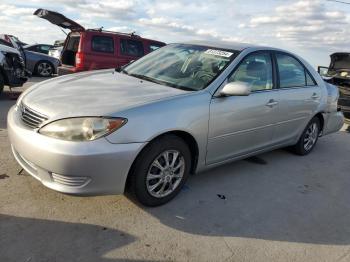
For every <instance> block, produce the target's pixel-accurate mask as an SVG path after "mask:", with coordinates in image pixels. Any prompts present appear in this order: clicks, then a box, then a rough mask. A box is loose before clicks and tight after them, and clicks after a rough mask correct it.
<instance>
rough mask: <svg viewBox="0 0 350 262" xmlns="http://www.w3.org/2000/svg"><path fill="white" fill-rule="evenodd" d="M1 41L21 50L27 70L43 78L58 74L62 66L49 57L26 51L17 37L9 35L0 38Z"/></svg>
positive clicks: (58, 61) (56, 60)
mask: <svg viewBox="0 0 350 262" xmlns="http://www.w3.org/2000/svg"><path fill="white" fill-rule="evenodd" d="M0 39H2V40H3V41H6V42H7V43H8V45H9V46H11V47H13V48H16V49H17V50H19V52H20V53H21V55H22V57H23V58H24V63H25V66H26V69H27V70H29V71H31V72H32V73H33V74H35V75H38V76H42V77H48V76H51V75H52V74H56V73H57V67H58V66H59V65H60V60H58V59H56V58H54V57H51V56H49V55H45V54H41V53H38V52H34V51H30V50H29V49H25V48H24V47H23V46H21V45H20V43H18V42H17V41H18V38H17V37H14V36H8V35H7V36H6V37H3V38H1V36H0Z"/></svg>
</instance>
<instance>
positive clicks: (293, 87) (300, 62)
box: [272, 50, 318, 90]
mask: <svg viewBox="0 0 350 262" xmlns="http://www.w3.org/2000/svg"><path fill="white" fill-rule="evenodd" d="M277 54H282V55H286V56H290V57H292V58H294V59H295V60H296V61H298V63H299V64H300V65H301V66H302V67H303V68H304V76H305V77H304V78H305V85H303V86H290V87H281V80H280V74H279V70H278V62H277ZM272 56H273V59H274V64H275V68H276V76H277V85H276V89H278V90H286V89H297V88H310V87H318V84H317V82H316V80H315V78H314V76H313V75H312V74H311V73H310V71H309V70H308V69H307V68H306V66H305V65H304V63H303V62H302V61H300V59H298V58H297V57H296V56H294V55H293V54H290V53H287V52H283V51H274V50H273V51H272ZM306 74H309V76H310V77H311V79H312V81H313V82H314V85H307V79H306Z"/></svg>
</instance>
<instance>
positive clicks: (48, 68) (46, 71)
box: [35, 61, 54, 77]
mask: <svg viewBox="0 0 350 262" xmlns="http://www.w3.org/2000/svg"><path fill="white" fill-rule="evenodd" d="M53 72H54V68H53V65H52V64H51V63H50V62H48V61H40V62H39V63H38V64H37V65H36V66H35V73H36V74H37V75H38V76H41V77H49V76H51V75H52V74H53Z"/></svg>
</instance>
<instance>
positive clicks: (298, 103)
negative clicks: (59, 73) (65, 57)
mask: <svg viewBox="0 0 350 262" xmlns="http://www.w3.org/2000/svg"><path fill="white" fill-rule="evenodd" d="M338 96H339V94H338V90H337V88H336V87H334V86H332V85H329V84H327V83H325V82H324V81H323V79H322V78H321V77H320V76H319V75H318V74H317V73H316V72H315V70H314V69H313V68H312V67H311V66H310V65H309V64H308V63H307V62H306V61H304V60H303V59H302V58H300V57H298V56H296V55H294V54H292V53H290V52H287V51H283V50H279V49H274V48H266V47H256V46H247V45H234V44H232V45H231V44H228V43H218V42H216V43H210V42H208V43H198V42H193V43H187V44H171V45H168V46H166V47H163V48H160V49H158V50H156V51H154V52H152V53H150V54H149V55H147V56H145V57H143V58H141V59H139V60H137V61H136V62H134V63H132V64H130V65H128V66H126V67H124V68H121V69H116V70H101V71H93V72H83V73H79V74H73V75H68V76H63V77H59V78H55V79H51V80H48V81H45V82H42V83H39V84H36V85H35V86H33V87H32V88H30V89H28V90H27V91H26V92H24V93H23V94H22V95H21V97H20V98H19V99H18V101H17V104H16V105H15V106H14V107H13V108H12V109H11V110H10V112H9V114H8V132H9V137H10V140H11V143H12V150H13V154H14V156H15V158H16V160H17V161H18V163H19V164H20V165H21V166H22V167H23V168H24V169H25V170H26V171H27V172H28V173H29V174H31V175H32V176H33V177H35V178H37V179H38V180H40V181H41V182H42V183H43V184H44V185H45V186H47V187H49V188H51V189H54V190H57V191H60V192H63V193H68V194H85V195H86V194H92V195H96V194H121V193H124V192H125V191H126V190H127V191H128V192H131V195H133V196H135V197H136V198H137V199H138V200H139V201H140V202H141V203H143V204H144V205H149V206H156V205H161V204H164V203H166V202H168V201H169V200H171V199H172V198H173V197H175V196H176V195H177V194H178V193H179V191H180V190H181V188H182V186H183V185H184V183H185V182H186V179H187V178H188V176H189V174H190V173H195V172H200V171H203V170H205V169H208V168H211V167H213V166H217V165H221V164H223V163H226V162H229V161H233V160H237V159H242V158H247V157H249V156H252V155H256V154H260V153H262V152H265V151H269V150H273V149H276V148H281V147H291V148H292V149H293V150H294V151H295V152H296V153H297V154H299V155H306V154H308V153H310V152H311V151H312V150H313V149H314V147H315V145H316V142H317V140H318V138H319V137H320V136H322V135H327V134H329V133H332V132H336V131H338V130H339V129H340V128H341V127H342V125H343V115H342V113H341V112H340V111H339V109H338V105H337V100H338Z"/></svg>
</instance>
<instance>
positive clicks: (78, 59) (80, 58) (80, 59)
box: [75, 52, 84, 67]
mask: <svg viewBox="0 0 350 262" xmlns="http://www.w3.org/2000/svg"><path fill="white" fill-rule="evenodd" d="M83 63H84V54H83V53H80V52H77V53H76V55H75V67H83Z"/></svg>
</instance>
